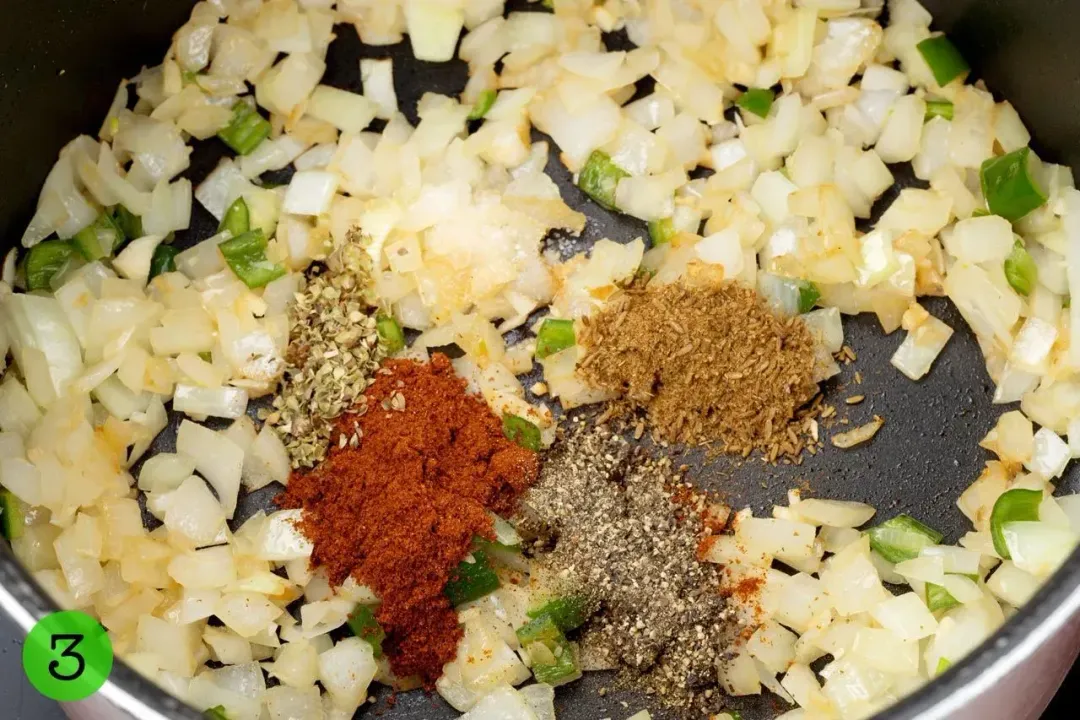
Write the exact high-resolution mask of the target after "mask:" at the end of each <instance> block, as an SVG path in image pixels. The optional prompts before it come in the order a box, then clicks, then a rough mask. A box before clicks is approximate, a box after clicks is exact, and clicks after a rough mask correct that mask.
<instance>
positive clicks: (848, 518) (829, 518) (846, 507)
mask: <svg viewBox="0 0 1080 720" xmlns="http://www.w3.org/2000/svg"><path fill="white" fill-rule="evenodd" d="M792 510H793V511H794V512H795V514H797V515H798V516H799V517H801V518H802V519H803V520H805V521H806V522H809V523H812V524H814V525H828V526H831V527H840V528H855V527H859V526H860V525H863V524H864V523H866V522H869V520H870V518H872V517H874V513H875V510H874V508H872V507H870V506H869V505H866V504H864V503H859V502H851V501H848V500H818V499H816V498H809V499H806V500H802V501H800V502H799V503H797V504H796V505H793V506H792Z"/></svg>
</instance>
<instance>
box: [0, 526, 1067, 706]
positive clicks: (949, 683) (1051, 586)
mask: <svg viewBox="0 0 1080 720" xmlns="http://www.w3.org/2000/svg"><path fill="white" fill-rule="evenodd" d="M55 609H56V607H55V604H54V603H53V602H52V600H51V599H49V598H48V597H47V596H46V595H45V593H44V591H43V590H42V589H41V588H40V587H39V586H38V585H37V583H36V582H35V581H34V580H33V579H32V578H31V577H30V576H29V575H28V574H27V572H26V571H25V570H24V569H23V568H22V566H20V565H19V563H18V562H17V561H16V560H15V559H14V557H13V556H12V555H11V552H10V550H8V549H7V548H6V547H4V548H2V549H0V610H3V611H4V612H5V613H6V614H7V615H8V616H9V617H10V618H11V619H12V620H13V621H14V622H15V623H16V624H17V625H18V626H19V627H20V628H21V629H22V630H23V632H29V631H30V628H31V627H33V625H34V623H36V622H37V620H38V619H39V618H41V617H42V616H44V615H46V614H48V613H49V612H52V611H53V610H55ZM1078 615H1080V549H1078V550H1077V551H1075V552H1073V554H1072V556H1071V557H1070V558H1069V560H1068V561H1067V562H1066V563H1065V564H1064V565H1063V566H1062V567H1061V568H1060V569H1059V570H1058V572H1057V573H1056V574H1055V575H1054V576H1053V577H1052V578H1051V579H1050V580H1049V581H1048V582H1047V583H1046V584H1045V585H1044V586H1043V587H1042V589H1041V590H1040V591H1039V593H1038V594H1037V595H1036V596H1035V597H1034V598H1032V599H1031V601H1029V602H1028V604H1027V605H1025V606H1024V607H1023V608H1021V609H1020V610H1019V611H1018V612H1017V613H1016V614H1015V615H1014V616H1013V617H1012V618H1010V619H1009V620H1008V622H1006V623H1005V625H1004V626H1003V627H1002V628H1001V629H999V630H998V632H997V633H996V634H995V635H994V636H993V637H991V638H990V639H989V640H987V641H986V642H984V643H983V644H982V645H981V646H979V647H978V648H976V649H975V650H974V651H973V652H971V653H970V654H969V655H968V656H967V657H966V658H964V660H963V661H961V662H960V663H958V664H957V665H956V666H954V667H953V668H951V669H950V670H949V671H948V672H947V673H946V674H945V675H944V676H942V677H941V678H938V679H936V680H935V681H933V682H931V683H928V684H927V685H926V686H924V687H923V688H922V689H920V690H919V691H918V692H916V693H914V694H913V695H911V696H909V697H907V698H905V699H904V700H902V701H901V702H899V703H897V704H896V705H894V706H893V707H891V708H889V709H887V710H885V711H884V712H882V713H880V714H879V715H878V716H877V720H908V719H912V718H918V719H919V720H950V719H951V718H956V717H958V716H960V714H961V712H962V711H963V710H964V708H966V707H968V706H970V705H972V704H973V703H974V701H975V700H977V699H978V698H979V697H980V696H981V695H983V694H984V693H988V692H989V691H990V690H991V689H992V688H993V687H994V686H995V685H996V684H997V683H999V682H1000V681H1001V680H1003V679H1004V678H1005V677H1006V676H1007V675H1009V674H1010V673H1012V672H1013V671H1015V670H1016V669H1017V668H1019V667H1020V666H1021V665H1022V664H1023V663H1024V662H1025V661H1026V660H1027V659H1029V658H1031V657H1032V656H1033V655H1034V654H1035V653H1036V652H1037V651H1038V650H1039V648H1040V647H1042V646H1043V645H1045V644H1046V643H1047V641H1048V640H1049V639H1050V638H1051V637H1053V636H1054V634H1055V633H1057V632H1060V631H1061V630H1062V629H1063V628H1064V627H1065V626H1066V625H1067V624H1068V622H1069V620H1070V619H1073V618H1075V617H1077V616H1078ZM95 697H101V698H102V699H104V700H105V701H107V702H109V703H111V704H112V705H113V706H114V707H115V708H117V709H120V710H123V711H124V712H126V713H128V714H129V715H130V716H131V717H134V718H139V719H140V720H180V719H184V720H187V719H189V718H190V719H192V720H197V719H198V718H199V717H200V715H199V714H198V713H196V712H194V711H193V710H191V709H190V708H187V707H186V706H184V705H183V704H182V703H180V702H179V701H177V700H176V699H175V698H173V697H172V696H170V695H168V694H167V693H165V692H164V691H163V690H161V689H160V688H158V687H157V686H156V685H154V684H153V683H152V682H150V681H149V680H146V679H145V678H143V677H141V676H140V675H138V674H137V673H136V672H135V671H133V670H131V669H130V668H128V667H127V666H126V665H123V664H122V663H118V664H117V665H116V668H115V669H114V673H113V677H112V678H111V679H110V680H109V681H108V682H106V683H105V685H104V686H103V687H102V688H101V690H100V691H99V695H98V696H95Z"/></svg>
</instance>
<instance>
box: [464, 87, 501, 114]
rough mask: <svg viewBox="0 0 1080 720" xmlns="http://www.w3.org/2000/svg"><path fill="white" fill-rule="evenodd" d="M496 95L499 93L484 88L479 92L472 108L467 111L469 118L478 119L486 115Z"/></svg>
mask: <svg viewBox="0 0 1080 720" xmlns="http://www.w3.org/2000/svg"><path fill="white" fill-rule="evenodd" d="M498 95H499V93H497V92H495V91H494V90H484V91H483V92H482V93H480V95H479V96H478V97H477V98H476V103H475V104H473V108H472V110H471V111H470V112H469V119H470V120H480V119H482V118H483V117H484V116H485V115H487V114H488V110H490V109H491V106H492V105H494V104H495V98H496V97H498Z"/></svg>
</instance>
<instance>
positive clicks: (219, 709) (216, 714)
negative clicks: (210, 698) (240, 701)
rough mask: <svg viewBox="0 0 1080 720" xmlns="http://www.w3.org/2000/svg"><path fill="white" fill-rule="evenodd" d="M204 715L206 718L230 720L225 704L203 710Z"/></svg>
mask: <svg viewBox="0 0 1080 720" xmlns="http://www.w3.org/2000/svg"><path fill="white" fill-rule="evenodd" d="M203 717H204V718H206V720H229V716H228V715H227V714H226V713H225V707H224V706H223V705H215V706H214V707H212V708H207V709H206V710H203Z"/></svg>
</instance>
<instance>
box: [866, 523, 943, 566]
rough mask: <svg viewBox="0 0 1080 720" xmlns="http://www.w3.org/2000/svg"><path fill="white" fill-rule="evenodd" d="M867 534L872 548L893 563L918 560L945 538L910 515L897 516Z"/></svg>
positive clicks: (871, 529)
mask: <svg viewBox="0 0 1080 720" xmlns="http://www.w3.org/2000/svg"><path fill="white" fill-rule="evenodd" d="M866 532H867V534H868V535H869V536H870V547H871V548H873V549H874V550H876V551H877V552H878V554H880V555H881V556H882V557H883V558H885V559H886V560H888V561H889V562H891V563H898V562H903V561H905V560H912V559H914V558H917V557H918V556H919V553H920V552H921V551H922V549H923V548H926V547H930V546H931V545H937V544H938V543H939V542H941V539H942V537H944V536H943V535H942V534H941V533H939V532H938V531H937V530H934V529H933V528H931V527H927V526H926V525H923V524H922V523H921V522H919V521H918V520H916V519H915V518H913V517H910V516H908V515H897V516H896V517H894V518H890V519H889V520H886V521H885V522H883V523H882V524H880V525H878V526H877V527H872V528H870V529H869V530H867V531H866Z"/></svg>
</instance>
